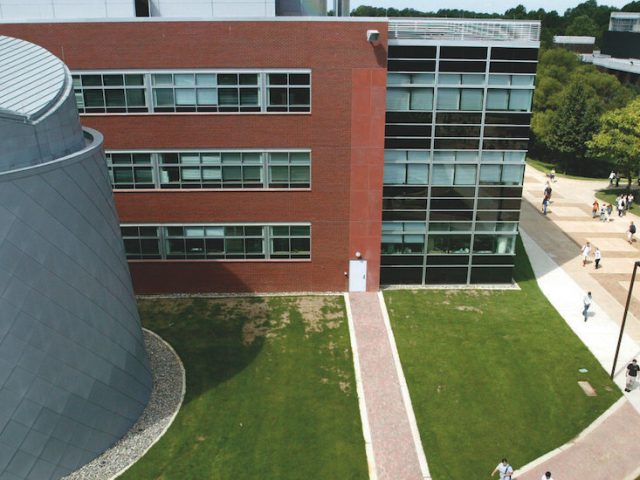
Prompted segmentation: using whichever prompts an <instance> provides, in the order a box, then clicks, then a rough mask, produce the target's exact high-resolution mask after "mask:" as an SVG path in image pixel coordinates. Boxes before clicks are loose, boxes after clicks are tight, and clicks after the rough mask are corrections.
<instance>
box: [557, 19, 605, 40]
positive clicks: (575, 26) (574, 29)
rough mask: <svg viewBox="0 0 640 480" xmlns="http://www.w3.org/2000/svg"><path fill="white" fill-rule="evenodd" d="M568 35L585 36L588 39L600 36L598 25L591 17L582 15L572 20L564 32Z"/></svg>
mask: <svg viewBox="0 0 640 480" xmlns="http://www.w3.org/2000/svg"><path fill="white" fill-rule="evenodd" d="M564 33H565V34H567V35H584V36H587V37H597V36H598V35H599V34H600V30H599V29H598V25H597V24H596V22H594V21H593V20H592V19H591V17H588V16H587V15H580V16H578V17H575V18H574V19H573V20H571V23H570V24H569V25H568V26H567V29H566V30H565V32H564Z"/></svg>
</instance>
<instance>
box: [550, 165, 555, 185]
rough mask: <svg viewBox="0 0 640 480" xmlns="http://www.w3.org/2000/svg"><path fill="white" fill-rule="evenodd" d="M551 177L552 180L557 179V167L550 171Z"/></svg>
mask: <svg viewBox="0 0 640 480" xmlns="http://www.w3.org/2000/svg"><path fill="white" fill-rule="evenodd" d="M549 179H550V180H551V181H552V182H555V181H556V169H555V168H552V169H551V171H550V172H549Z"/></svg>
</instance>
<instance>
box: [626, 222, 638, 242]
mask: <svg viewBox="0 0 640 480" xmlns="http://www.w3.org/2000/svg"><path fill="white" fill-rule="evenodd" d="M635 234H636V226H635V225H634V223H633V222H631V223H630V224H629V228H627V240H628V242H629V244H632V243H633V241H634V238H633V236H634V235H635Z"/></svg>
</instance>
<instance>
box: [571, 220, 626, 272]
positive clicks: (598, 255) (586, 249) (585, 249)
mask: <svg viewBox="0 0 640 480" xmlns="http://www.w3.org/2000/svg"><path fill="white" fill-rule="evenodd" d="M631 223H633V222H631ZM591 250H592V247H591V242H587V243H585V244H584V245H583V246H582V248H581V249H580V253H581V254H582V266H583V267H584V266H586V265H587V262H588V261H589V257H590V256H591ZM593 259H594V261H595V262H594V263H595V268H596V270H597V269H598V268H600V260H602V252H601V251H600V249H599V248H598V247H595V250H594V252H593Z"/></svg>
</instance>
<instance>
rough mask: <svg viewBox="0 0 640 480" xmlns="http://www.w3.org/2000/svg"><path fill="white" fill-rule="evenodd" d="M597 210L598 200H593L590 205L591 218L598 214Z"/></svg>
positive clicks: (598, 208) (598, 207)
mask: <svg viewBox="0 0 640 480" xmlns="http://www.w3.org/2000/svg"><path fill="white" fill-rule="evenodd" d="M599 210H600V204H599V203H598V200H595V201H594V202H593V205H592V206H591V218H596V217H597V216H598V211H599Z"/></svg>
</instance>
